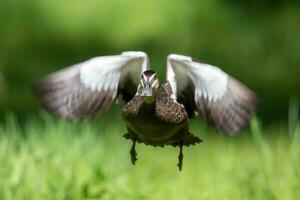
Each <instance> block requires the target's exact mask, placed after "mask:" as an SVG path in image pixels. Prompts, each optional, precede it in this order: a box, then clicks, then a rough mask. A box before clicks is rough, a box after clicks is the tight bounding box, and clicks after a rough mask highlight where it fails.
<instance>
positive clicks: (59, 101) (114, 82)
mask: <svg viewBox="0 0 300 200" xmlns="http://www.w3.org/2000/svg"><path fill="white" fill-rule="evenodd" d="M147 68H148V56H147V55H146V54H145V53H144V52H135V51H130V52H124V53H122V54H121V55H114V56H100V57H95V58H92V59H90V60H87V61H85V62H83V63H80V64H76V65H74V66H71V67H68V68H66V69H62V70H60V71H58V72H55V73H53V74H51V75H49V76H47V77H45V78H44V79H42V80H41V81H40V82H39V83H38V84H37V87H36V92H37V94H38V96H39V98H40V100H41V102H42V104H43V105H44V107H45V108H47V109H48V110H50V111H52V112H54V113H56V114H58V115H59V116H62V117H64V118H67V119H83V118H86V117H90V116H93V115H94V114H96V113H97V112H102V111H104V110H106V109H107V108H109V107H110V105H111V104H112V102H113V101H114V100H115V99H116V97H117V95H122V96H123V97H124V99H125V100H127V101H128V100H129V99H131V98H132V97H133V96H134V94H135V92H136V88H137V85H138V82H139V78H140V76H141V73H142V72H143V71H145V70H146V69H147Z"/></svg>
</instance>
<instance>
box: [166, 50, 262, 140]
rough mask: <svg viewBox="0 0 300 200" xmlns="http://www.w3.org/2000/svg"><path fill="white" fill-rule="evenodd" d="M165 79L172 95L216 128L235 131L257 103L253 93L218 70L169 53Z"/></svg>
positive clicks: (223, 130) (247, 120) (249, 115)
mask: <svg viewBox="0 0 300 200" xmlns="http://www.w3.org/2000/svg"><path fill="white" fill-rule="evenodd" d="M167 80H168V81H169V82H170V85H171V88H172V92H173V93H172V98H173V99H175V100H177V101H178V102H180V103H182V104H184V105H185V107H186V109H187V111H188V113H189V115H190V116H191V115H192V113H193V112H194V111H199V112H201V113H202V115H203V116H204V118H205V119H206V120H207V121H208V122H210V123H211V124H212V125H214V126H215V127H216V128H217V129H218V130H220V131H222V132H225V133H228V134H230V135H231V134H234V133H236V132H238V131H240V130H241V129H243V128H245V127H247V126H248V124H249V121H250V118H251V117H252V115H253V113H254V111H255V110H256V106H257V97H256V95H255V94H254V93H253V92H252V91H251V90H250V89H248V88H247V87H246V86H244V85H243V84H242V83H240V82H238V81H237V80H235V79H234V78H232V77H231V76H229V75H228V74H226V73H225V72H223V71H222V70H221V69H219V68H217V67H215V66H212V65H208V64H203V63H200V62H196V61H194V60H193V59H192V58H191V57H187V56H182V55H176V54H171V55H169V56H168V58H167Z"/></svg>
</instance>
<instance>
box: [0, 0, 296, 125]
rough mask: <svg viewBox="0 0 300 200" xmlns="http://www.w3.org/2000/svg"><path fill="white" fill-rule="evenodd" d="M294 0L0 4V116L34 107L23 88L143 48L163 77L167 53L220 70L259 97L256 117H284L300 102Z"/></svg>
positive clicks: (4, 0) (37, 0)
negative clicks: (53, 73) (90, 60)
mask: <svg viewBox="0 0 300 200" xmlns="http://www.w3.org/2000/svg"><path fill="white" fill-rule="evenodd" d="M299 10H300V5H299V3H298V2H297V1H292V0H290V1H278V0H277V1H270V0H264V1H258V0H257V1H237V0H230V1H225V0H202V1H193V0H189V1H180V0H172V1H171V0H169V1H152V0H146V1H137V0H136V1H129V0H112V1H89V2H85V1H71V0H66V1H59V0H53V1H40V0H27V1H15V0H1V2H0V24H1V28H0V38H1V40H0V41H1V45H0V112H1V111H4V110H14V111H17V112H18V113H25V112H26V113H27V112H29V111H32V109H36V108H38V106H37V103H36V101H35V98H33V96H32V94H31V90H30V87H31V84H32V83H33V82H34V81H35V80H36V79H38V78H39V77H40V76H42V75H45V74H47V73H49V72H51V71H54V70H57V69H60V68H62V67H65V66H68V65H71V64H74V63H78V62H80V61H83V60H86V59H88V58H90V57H93V56H97V55H107V54H115V53H119V52H121V51H124V50H142V51H146V52H147V53H148V54H149V56H150V59H151V65H152V66H153V69H154V70H155V71H157V72H158V74H159V76H160V77H159V78H160V79H164V70H165V58H166V55H167V54H169V53H179V54H187V55H191V56H193V57H195V58H199V59H200V60H203V61H205V62H207V63H211V64H214V65H217V66H220V67H221V68H223V69H224V70H225V71H226V72H228V73H229V74H231V75H233V76H234V77H236V78H238V79H239V80H241V81H242V82H244V83H245V84H246V85H248V86H249V87H250V88H252V89H253V90H254V91H256V92H257V93H258V95H259V96H260V97H261V99H262V110H261V112H260V114H259V115H260V116H263V119H268V120H269V121H271V120H272V119H276V120H280V119H284V118H286V116H287V110H288V102H289V98H290V97H295V98H296V99H300V90H299V86H300V79H299V74H300V67H299V66H300V37H299V35H300V26H299V19H300V12H299Z"/></svg>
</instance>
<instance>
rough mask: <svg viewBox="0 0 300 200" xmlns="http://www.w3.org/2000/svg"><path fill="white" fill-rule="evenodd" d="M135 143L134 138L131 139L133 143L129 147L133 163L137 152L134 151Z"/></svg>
mask: <svg viewBox="0 0 300 200" xmlns="http://www.w3.org/2000/svg"><path fill="white" fill-rule="evenodd" d="M135 143H136V140H133V144H132V147H131V149H130V156H131V163H132V164H133V165H134V164H135V162H136V161H137V153H136V151H135Z"/></svg>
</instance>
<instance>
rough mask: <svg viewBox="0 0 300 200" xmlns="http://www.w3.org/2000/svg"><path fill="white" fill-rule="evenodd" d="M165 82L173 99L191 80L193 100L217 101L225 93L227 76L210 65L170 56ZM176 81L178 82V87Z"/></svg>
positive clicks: (178, 56) (174, 55) (185, 57)
mask: <svg viewBox="0 0 300 200" xmlns="http://www.w3.org/2000/svg"><path fill="white" fill-rule="evenodd" d="M167 80H168V81H169V82H170V84H171V87H172V90H173V95H172V97H173V98H174V99H176V98H177V93H180V92H182V90H183V89H184V88H185V87H186V86H187V84H188V83H189V80H191V81H192V82H193V84H194V86H195V99H197V98H199V97H203V98H204V99H208V100H209V101H217V100H219V99H221V98H222V97H223V96H224V95H225V93H226V90H227V83H228V75H227V74H226V73H225V72H223V71H222V70H220V69H219V68H217V67H214V66H212V65H208V64H202V63H198V62H193V61H192V58H191V57H188V56H181V55H176V54H171V55H169V56H168V60H167ZM176 80H179V81H180V84H179V85H177V82H176Z"/></svg>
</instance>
